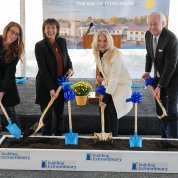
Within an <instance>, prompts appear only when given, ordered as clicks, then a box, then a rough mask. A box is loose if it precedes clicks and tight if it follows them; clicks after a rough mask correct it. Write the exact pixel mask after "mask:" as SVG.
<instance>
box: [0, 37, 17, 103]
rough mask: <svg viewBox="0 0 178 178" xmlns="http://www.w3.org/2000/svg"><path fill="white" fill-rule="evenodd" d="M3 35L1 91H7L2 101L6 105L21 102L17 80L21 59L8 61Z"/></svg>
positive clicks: (0, 42) (1, 46)
mask: <svg viewBox="0 0 178 178" xmlns="http://www.w3.org/2000/svg"><path fill="white" fill-rule="evenodd" d="M4 54H5V51H4V47H3V43H2V36H0V91H3V92H5V95H4V97H3V100H2V103H3V104H4V106H15V105H17V104H19V103H20V98H19V94H18V90H17V85H16V81H15V73H16V65H17V63H18V61H19V59H18V58H17V59H15V60H14V61H12V62H9V63H6V62H5V61H4V59H3V56H4Z"/></svg>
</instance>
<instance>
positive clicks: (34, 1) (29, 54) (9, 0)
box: [0, 0, 178, 78]
mask: <svg viewBox="0 0 178 178" xmlns="http://www.w3.org/2000/svg"><path fill="white" fill-rule="evenodd" d="M24 1H25V17H24V18H25V61H26V75H27V76H28V77H35V76H36V72H37V64H36V60H35V56H34V45H35V43H36V42H37V41H39V40H40V39H42V30H41V28H42V27H41V26H42V22H43V7H42V0H24ZM155 1H156V0H155ZM157 1H158V0H157ZM159 2H160V3H164V1H159ZM177 5H178V1H177V0H170V12H169V26H168V27H169V29H170V30H171V31H173V32H174V33H175V34H176V35H177V36H178V25H177V21H178V11H177V9H176V7H177ZM4 11H6V12H8V13H4ZM10 21H16V22H19V23H20V0H0V33H2V30H3V28H4V26H5V25H6V24H7V23H8V22H10ZM122 52H123V53H124V55H125V61H124V62H125V63H126V65H127V67H128V69H129V72H130V74H131V76H132V78H140V76H141V75H142V73H143V72H144V60H145V50H141V49H140V50H122ZM69 54H70V57H71V59H72V62H73V65H74V70H75V75H74V77H75V78H94V77H95V63H94V57H93V55H92V51H91V50H83V49H81V50H75V49H72V50H69ZM130 56H133V57H134V59H132V57H130ZM89 66H90V67H89ZM138 69H139V70H138ZM16 75H17V76H20V75H21V71H20V64H18V69H17V73H16Z"/></svg>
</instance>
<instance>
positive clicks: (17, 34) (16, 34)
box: [9, 29, 20, 38]
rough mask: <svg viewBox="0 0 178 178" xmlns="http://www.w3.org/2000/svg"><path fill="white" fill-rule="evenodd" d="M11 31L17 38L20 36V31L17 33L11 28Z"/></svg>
mask: <svg viewBox="0 0 178 178" xmlns="http://www.w3.org/2000/svg"><path fill="white" fill-rule="evenodd" d="M9 31H10V32H11V34H12V35H15V36H16V37H17V38H18V37H19V36H20V34H19V33H16V32H15V31H14V30H12V29H9Z"/></svg>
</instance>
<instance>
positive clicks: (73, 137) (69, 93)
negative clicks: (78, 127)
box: [62, 82, 78, 145]
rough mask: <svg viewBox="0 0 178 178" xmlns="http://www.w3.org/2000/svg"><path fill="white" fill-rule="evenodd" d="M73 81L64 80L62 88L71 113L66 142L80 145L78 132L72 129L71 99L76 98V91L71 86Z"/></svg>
mask: <svg viewBox="0 0 178 178" xmlns="http://www.w3.org/2000/svg"><path fill="white" fill-rule="evenodd" d="M72 84H73V83H72V82H63V84H62V88H63V90H64V91H65V92H64V98H65V100H66V101H67V103H68V114H69V133H65V134H64V136H65V144H66V145H69V144H70V145H78V133H73V131H72V114H71V100H73V99H74V98H75V92H74V91H73V90H72V89H71V88H70V87H69V85H72Z"/></svg>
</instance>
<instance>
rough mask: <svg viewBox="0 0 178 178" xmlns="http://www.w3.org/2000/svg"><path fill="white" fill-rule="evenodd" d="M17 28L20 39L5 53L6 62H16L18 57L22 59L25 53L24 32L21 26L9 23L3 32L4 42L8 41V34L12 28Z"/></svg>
mask: <svg viewBox="0 0 178 178" xmlns="http://www.w3.org/2000/svg"><path fill="white" fill-rule="evenodd" d="M13 26H15V27H17V28H18V29H19V36H18V38H17V39H16V40H15V41H14V42H13V43H12V44H10V45H9V49H8V50H7V51H6V53H5V56H4V57H5V61H7V62H10V61H13V60H15V59H16V58H17V57H18V58H19V59H21V56H22V54H23V52H24V43H23V32H22V28H21V26H20V25H19V24H18V23H16V22H9V23H8V24H7V25H6V27H5V28H4V30H3V41H6V39H7V33H8V32H9V30H10V28H11V27H13ZM21 60H22V59H21Z"/></svg>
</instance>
